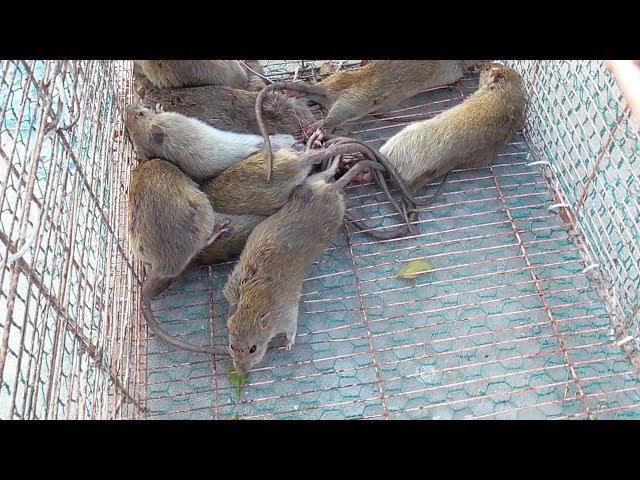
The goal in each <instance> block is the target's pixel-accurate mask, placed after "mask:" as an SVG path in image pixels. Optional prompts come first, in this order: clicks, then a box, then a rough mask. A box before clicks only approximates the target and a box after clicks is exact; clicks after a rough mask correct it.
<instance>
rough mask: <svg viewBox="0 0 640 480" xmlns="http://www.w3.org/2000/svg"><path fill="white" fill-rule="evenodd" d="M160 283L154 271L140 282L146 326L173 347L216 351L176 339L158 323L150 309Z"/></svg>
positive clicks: (201, 351) (207, 351)
mask: <svg viewBox="0 0 640 480" xmlns="http://www.w3.org/2000/svg"><path fill="white" fill-rule="evenodd" d="M162 283H163V281H162V279H161V278H160V277H159V276H158V275H157V274H156V273H155V272H151V274H149V276H148V277H147V279H146V280H145V281H144V283H143V284H142V314H143V316H144V320H145V322H147V326H148V327H149V328H151V330H152V331H153V333H155V334H156V335H157V336H158V337H159V338H161V339H162V340H164V341H165V342H167V343H169V344H171V345H173V346H174V347H178V348H181V349H183V350H188V351H190V352H198V353H208V354H211V355H213V354H214V353H217V352H216V351H215V350H214V349H213V348H210V347H201V346H198V345H193V344H191V343H187V342H183V341H182V340H178V339H177V338H175V337H172V336H171V335H169V334H168V333H167V331H166V330H165V329H164V328H163V327H162V325H160V324H159V323H158V321H157V320H156V318H155V316H154V315H153V311H152V310H151V298H152V297H153V294H154V292H157V291H158V290H159V289H160V288H161V285H162Z"/></svg>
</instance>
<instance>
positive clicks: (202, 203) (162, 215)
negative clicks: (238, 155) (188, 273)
mask: <svg viewBox="0 0 640 480" xmlns="http://www.w3.org/2000/svg"><path fill="white" fill-rule="evenodd" d="M128 206H129V230H128V232H129V241H130V244H131V246H132V248H133V250H134V251H135V253H136V255H137V256H138V257H139V258H140V259H141V260H143V261H144V262H147V263H149V264H151V265H152V267H153V268H154V269H156V270H157V271H158V273H159V274H160V275H162V276H175V275H178V274H179V273H180V272H181V271H182V270H183V269H184V268H185V267H186V265H187V264H188V263H189V261H190V260H191V258H192V257H193V256H194V255H195V254H196V253H197V252H198V251H200V250H201V249H202V248H203V247H204V246H205V245H206V243H207V239H208V238H209V236H210V235H211V234H212V232H213V227H214V215H213V208H212V207H211V204H210V203H209V201H208V199H207V197H206V196H205V195H204V193H203V192H202V191H200V189H199V188H198V186H197V184H196V183H195V182H193V181H192V180H191V179H189V178H188V177H187V176H186V175H185V174H184V173H182V172H181V171H180V169H178V168H177V167H176V166H174V165H172V164H171V163H169V162H165V161H162V160H150V161H147V162H142V163H140V164H139V165H138V166H137V167H136V168H135V169H134V171H133V172H132V175H131V183H130V187H129V205H128Z"/></svg>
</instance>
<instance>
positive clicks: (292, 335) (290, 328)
mask: <svg viewBox="0 0 640 480" xmlns="http://www.w3.org/2000/svg"><path fill="white" fill-rule="evenodd" d="M297 331H298V304H297V303H296V305H295V306H294V307H292V308H291V309H290V310H289V312H288V313H287V314H286V317H285V325H284V329H283V332H282V333H284V334H285V335H286V337H287V340H286V342H285V344H284V349H285V350H286V351H287V352H288V351H290V350H291V349H292V348H293V346H294V345H295V343H296V333H297Z"/></svg>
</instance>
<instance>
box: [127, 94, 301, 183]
mask: <svg viewBox="0 0 640 480" xmlns="http://www.w3.org/2000/svg"><path fill="white" fill-rule="evenodd" d="M126 126H127V131H128V132H129V136H130V137H131V140H132V142H133V145H134V147H135V149H136V153H137V154H138V155H139V156H140V157H142V158H143V159H149V158H160V159H163V160H166V161H169V162H171V163H173V164H175V165H177V166H178V167H180V168H181V169H182V171H183V172H184V173H186V174H187V175H189V176H190V177H191V178H192V179H194V180H196V181H203V180H206V179H208V178H211V177H215V176H216V175H218V174H219V173H221V172H222V171H223V170H224V169H226V168H228V167H230V166H231V165H234V164H235V163H238V162H239V161H241V160H243V159H245V158H247V157H249V156H250V155H253V154H254V153H256V152H258V151H260V150H261V148H262V147H263V143H262V137H260V136H259V135H251V134H244V133H235V132H228V131H224V130H220V129H217V128H214V127H211V126H209V125H207V124H206V123H204V122H201V121H200V120H197V119H195V118H191V117H187V116H185V115H182V114H180V113H176V112H162V113H156V112H153V111H152V110H150V109H148V108H145V107H133V106H130V107H128V108H127V112H126ZM271 139H272V140H273V141H274V142H275V143H276V145H277V147H278V148H295V147H294V145H295V144H296V139H295V138H293V137H292V136H291V135H285V134H279V135H273V136H272V137H271Z"/></svg>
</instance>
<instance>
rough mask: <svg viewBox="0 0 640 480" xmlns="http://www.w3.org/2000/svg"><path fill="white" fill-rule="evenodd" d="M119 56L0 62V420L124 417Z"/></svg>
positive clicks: (127, 355) (128, 368) (131, 396)
mask: <svg viewBox="0 0 640 480" xmlns="http://www.w3.org/2000/svg"><path fill="white" fill-rule="evenodd" d="M131 68H132V67H131V62H125V61H121V62H120V61H113V62H101V61H2V62H1V63H0V71H1V74H0V75H1V76H0V141H1V148H0V205H1V206H2V211H1V227H0V240H1V241H2V246H0V255H1V256H2V259H1V262H2V263H1V270H0V286H1V289H0V312H1V315H0V332H1V339H0V342H1V343H0V380H1V382H0V418H18V419H42V418H74V419H75V418H121V417H136V416H138V415H139V412H140V411H141V409H142V408H143V403H144V396H141V392H142V386H143V383H144V377H143V375H142V374H141V373H142V372H144V365H143V364H142V363H141V358H140V357H141V353H142V351H143V350H144V348H145V344H144V342H142V341H141V335H140V331H139V324H138V323H137V322H136V321H135V320H136V317H137V303H138V302H137V298H136V295H137V288H135V286H136V285H137V283H138V270H137V265H136V264H135V263H134V262H133V261H132V259H131V257H130V255H129V251H128V248H127V246H126V245H127V244H126V239H125V235H124V234H125V231H126V224H125V223H124V222H126V215H125V212H126V190H127V185H128V179H129V173H130V171H131V163H130V160H131V157H132V151H131V146H130V143H129V141H128V139H127V138H126V136H125V135H124V126H123V112H124V110H123V108H124V106H125V104H126V103H127V102H128V101H129V99H130V97H131V95H130V89H131Z"/></svg>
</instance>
